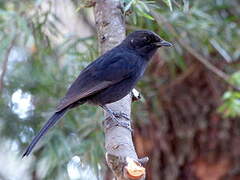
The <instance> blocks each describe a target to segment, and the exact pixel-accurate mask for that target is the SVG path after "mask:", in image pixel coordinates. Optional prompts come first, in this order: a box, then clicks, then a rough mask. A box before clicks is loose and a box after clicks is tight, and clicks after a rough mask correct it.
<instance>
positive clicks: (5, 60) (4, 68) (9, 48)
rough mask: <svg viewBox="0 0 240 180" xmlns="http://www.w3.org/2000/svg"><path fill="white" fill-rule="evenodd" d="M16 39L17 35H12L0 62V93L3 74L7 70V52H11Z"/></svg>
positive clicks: (0, 91)
mask: <svg viewBox="0 0 240 180" xmlns="http://www.w3.org/2000/svg"><path fill="white" fill-rule="evenodd" d="M16 39H17V35H15V36H14V37H13V39H12V40H11V42H10V46H9V47H8V48H7V50H6V54H5V56H4V60H3V64H2V73H1V75H0V94H1V93H2V91H3V87H4V85H3V84H4V83H3V81H4V76H5V74H6V72H7V64H8V58H9V54H10V52H11V50H12V48H13V46H14V44H15V41H16Z"/></svg>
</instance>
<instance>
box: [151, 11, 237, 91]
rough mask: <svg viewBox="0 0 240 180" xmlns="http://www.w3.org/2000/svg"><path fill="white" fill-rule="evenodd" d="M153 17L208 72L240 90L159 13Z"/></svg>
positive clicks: (153, 12) (153, 13)
mask: <svg viewBox="0 0 240 180" xmlns="http://www.w3.org/2000/svg"><path fill="white" fill-rule="evenodd" d="M151 13H152V15H153V17H154V18H155V19H156V21H157V23H158V24H159V25H162V23H164V24H165V25H166V27H167V28H168V30H169V31H170V32H171V33H172V34H173V35H174V37H175V39H176V40H177V41H178V42H179V44H180V45H182V47H183V48H184V49H186V50H187V51H188V52H189V53H190V54H191V55H192V56H194V57H195V58H196V59H197V60H198V61H199V62H200V63H201V64H203V65H204V66H205V67H206V68H207V69H208V70H210V71H211V72H213V73H214V74H216V75H217V76H218V77H219V78H221V79H223V80H224V81H225V82H226V83H228V84H229V85H230V86H231V87H232V88H234V89H235V90H238V91H239V90H240V89H239V88H238V87H236V86H234V85H233V84H231V83H230V82H229V78H230V76H229V75H228V74H226V73H225V72H223V71H222V70H220V69H219V68H217V67H216V66H214V65H213V64H211V63H210V61H209V60H208V59H207V58H206V57H204V56H203V55H201V54H199V53H198V52H197V51H196V50H195V49H193V48H192V47H191V46H190V45H189V44H188V43H186V42H185V41H183V40H182V37H181V36H179V34H178V33H177V32H176V30H175V29H174V27H173V26H172V25H171V24H170V23H169V22H168V21H167V20H166V19H165V18H164V17H163V16H161V15H160V14H159V13H157V12H155V11H154V10H152V11H151Z"/></svg>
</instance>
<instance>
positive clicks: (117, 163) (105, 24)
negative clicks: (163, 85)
mask: <svg viewBox="0 0 240 180" xmlns="http://www.w3.org/2000/svg"><path fill="white" fill-rule="evenodd" d="M94 13H95V22H96V28H97V34H98V43H99V48H100V52H101V54H103V53H105V52H106V51H108V50H110V49H112V48H113V47H115V46H116V45H118V44H119V43H120V42H121V41H122V40H123V39H124V38H125V32H126V29H125V21H124V16H123V12H122V7H121V3H120V0H97V1H96V4H95V9H94ZM131 102H132V97H131V95H130V94H128V95H127V96H126V97H124V98H123V99H121V100H119V101H117V102H115V103H112V104H108V105H107V106H108V107H109V108H110V109H111V110H112V111H114V112H123V113H125V114H126V115H127V116H128V117H129V119H130V113H131ZM105 117H106V120H105V122H104V125H103V126H104V130H105V148H106V160H107V163H108V166H109V167H110V168H111V170H112V171H113V173H114V175H115V177H116V178H117V179H119V180H123V179H128V177H127V176H126V174H125V172H124V167H126V158H127V157H129V158H132V159H134V160H136V161H138V157H137V154H136V151H135V148H134V145H133V141H132V133H131V131H130V130H128V129H126V128H124V127H119V126H114V125H113V124H114V123H113V121H112V120H111V119H110V118H109V117H108V115H107V114H106V113H105ZM121 120H122V121H127V122H128V123H129V124H130V123H131V122H130V121H129V120H126V119H124V118H122V119H121ZM138 179H141V178H138Z"/></svg>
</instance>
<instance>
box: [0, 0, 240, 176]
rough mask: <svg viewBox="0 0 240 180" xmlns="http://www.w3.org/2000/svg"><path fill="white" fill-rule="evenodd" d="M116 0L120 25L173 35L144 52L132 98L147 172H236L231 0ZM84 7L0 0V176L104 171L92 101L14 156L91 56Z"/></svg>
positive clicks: (238, 137) (236, 34)
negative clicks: (148, 54) (166, 44)
mask: <svg viewBox="0 0 240 180" xmlns="http://www.w3.org/2000/svg"><path fill="white" fill-rule="evenodd" d="M122 2H123V5H124V9H123V11H124V13H125V15H126V23H127V30H128V32H131V31H133V30H135V29H150V30H152V31H154V32H156V33H158V34H160V35H161V36H162V37H163V38H164V39H166V40H169V41H170V42H173V44H174V47H173V48H170V49H168V48H166V49H162V50H160V51H159V52H158V54H157V55H156V56H155V57H154V60H153V61H152V63H151V65H150V67H149V68H148V71H147V72H146V74H145V77H144V78H143V80H142V81H141V82H140V83H139V84H138V87H137V89H138V90H139V91H140V92H141V93H142V94H143V99H142V101H141V102H137V103H134V104H133V120H134V129H135V134H134V138H135V139H134V140H135V143H136V147H137V151H138V153H139V155H140V156H149V157H150V159H151V161H150V162H149V163H148V165H147V168H148V177H147V179H154V180H155V179H171V180H172V179H193V178H196V179H203V180H205V179H209V177H211V178H212V179H214V180H215V179H216V180H217V179H227V178H231V179H237V178H238V177H240V169H239V160H240V154H239V152H240V146H239V143H240V123H239V122H240V121H239V115H240V100H239V98H240V93H239V86H240V72H239V60H240V43H239V42H240V18H239V17H240V8H239V7H240V4H239V2H238V1H237V0H231V1H228V0H205V1H202V0H195V1H189V0H179V1H178V0H158V1H157V0H156V1H147V0H145V1H144V0H142V1H141V0H123V1H122ZM91 12H92V8H91V7H89V2H88V1H77V0H72V1H64V0H58V1H56V0H48V1H47V0H23V1H17V0H8V1H4V0H1V1H0V39H1V43H0V62H1V74H0V93H1V99H0V143H1V146H0V147H1V148H0V157H1V158H0V179H3V180H5V179H6V180H7V179H11V180H15V179H18V178H19V176H20V175H21V174H22V177H24V178H25V179H26V180H27V179H32V180H38V179H51V180H52V179H61V180H62V179H70V178H71V179H84V180H86V179H94V178H95V179H96V178H97V177H99V178H100V179H108V178H109V177H108V176H106V177H104V178H103V174H108V173H109V172H108V170H107V169H106V168H105V162H104V145H103V132H102V129H101V121H102V120H103V116H102V111H101V109H100V108H96V107H90V106H87V105H86V106H81V107H80V108H78V109H76V110H73V111H71V112H70V113H68V114H67V115H66V116H65V117H64V119H63V120H62V121H61V122H60V123H59V124H58V125H57V126H56V127H55V128H54V129H52V130H51V132H50V133H48V135H47V136H46V137H45V138H44V139H43V140H42V142H41V143H40V144H39V146H38V148H37V149H36V150H35V151H34V153H33V155H32V157H31V158H30V159H24V160H21V158H20V156H21V153H22V152H23V150H24V148H25V147H26V146H27V145H28V143H29V142H30V141H31V139H32V138H33V136H34V135H35V134H36V133H37V131H38V130H39V129H40V127H41V126H42V124H43V123H44V122H45V121H46V120H47V118H48V117H49V116H50V115H51V113H52V112H53V111H54V107H55V105H56V104H57V103H58V100H59V99H60V98H61V97H62V96H63V95H64V93H65V92H66V89H67V87H68V86H69V84H70V83H71V82H72V81H73V80H74V79H75V78H76V76H77V75H78V74H79V72H80V70H81V69H82V68H84V67H85V66H86V65H87V64H88V63H89V62H90V61H92V60H94V59H95V58H96V57H98V51H97V48H98V47H97V45H96V34H95V28H94V20H93V18H92V13H91ZM9 162H11V163H9ZM20 166H21V167H22V168H18V167H20ZM23 166H24V168H23ZM13 169H18V170H16V172H15V173H14V175H13V172H14V171H13ZM15 175H16V177H15Z"/></svg>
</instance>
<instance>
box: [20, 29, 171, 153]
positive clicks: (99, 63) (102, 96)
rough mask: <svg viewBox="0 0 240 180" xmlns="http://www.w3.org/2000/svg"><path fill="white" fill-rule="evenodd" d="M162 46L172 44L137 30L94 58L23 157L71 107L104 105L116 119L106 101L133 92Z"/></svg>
mask: <svg viewBox="0 0 240 180" xmlns="http://www.w3.org/2000/svg"><path fill="white" fill-rule="evenodd" d="M162 46H171V43H169V42H167V41H164V40H162V39H161V38H160V37H159V36H158V35H157V34H155V33H153V32H151V31H148V30H138V31H134V32H132V33H131V34H130V35H128V36H127V38H126V39H125V40H124V41H123V42H122V43H121V44H119V45H118V46H116V47H115V48H113V49H112V50H110V51H108V52H106V53H105V54H103V55H102V56H100V57H99V58H98V59H96V60H95V61H93V62H92V63H91V64H90V65H88V66H87V67H86V68H85V69H83V71H82V72H81V73H80V75H79V76H78V78H77V79H76V80H75V81H74V82H73V84H72V85H71V87H70V88H69V89H68V91H67V93H66V95H65V97H64V98H63V99H62V100H61V101H60V103H59V104H58V106H57V108H56V112H55V113H54V114H53V116H52V117H51V118H50V119H49V120H48V121H47V123H46V124H45V125H44V126H43V128H42V129H41V130H40V132H39V133H38V134H37V135H36V136H35V137H34V139H33V140H32V142H31V144H30V145H29V146H28V148H27V149H26V151H25V152H24V154H23V156H27V155H29V154H30V152H31V151H32V149H33V148H34V146H35V145H36V144H37V142H38V141H39V139H40V138H41V137H42V136H43V135H44V134H45V133H46V132H47V130H48V129H49V128H51V127H52V126H53V125H54V124H55V123H56V122H57V121H58V120H59V119H60V118H61V117H62V116H63V115H64V114H65V113H66V112H67V111H68V110H69V109H71V108H74V107H76V106H79V105H81V104H83V103H86V102H88V103H90V104H95V105H99V106H101V107H103V108H104V109H105V110H106V111H107V112H108V113H110V115H111V117H112V118H113V119H115V120H116V118H115V115H114V113H113V112H112V111H111V110H110V109H108V108H107V107H106V106H105V104H108V103H112V102H115V101H118V100H120V99H121V98H123V97H124V96H126V95H127V94H128V93H130V91H131V90H132V89H133V88H134V86H135V85H136V83H137V81H138V80H139V79H140V77H141V76H142V75H143V73H144V71H145V69H146V66H147V64H148V62H149V60H150V59H151V57H152V56H153V54H154V53H155V52H156V50H157V49H158V48H159V47H162ZM120 125H121V124H120Z"/></svg>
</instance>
